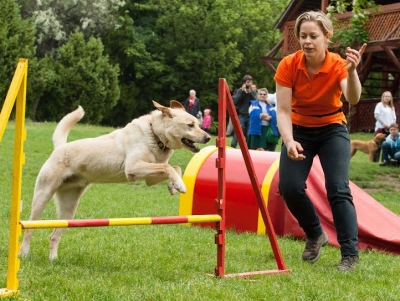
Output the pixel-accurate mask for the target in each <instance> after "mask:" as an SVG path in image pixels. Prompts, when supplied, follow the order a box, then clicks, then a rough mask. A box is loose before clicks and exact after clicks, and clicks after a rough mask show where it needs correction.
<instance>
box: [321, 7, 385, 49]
mask: <svg viewBox="0 0 400 301" xmlns="http://www.w3.org/2000/svg"><path fill="white" fill-rule="evenodd" d="M377 9H378V5H377V4H376V3H375V2H374V1H369V0H353V1H343V0H339V1H334V2H331V3H330V5H329V6H328V8H327V11H328V15H329V16H330V17H331V19H332V21H333V23H334V25H335V28H336V32H335V34H334V36H333V37H332V42H333V43H335V44H338V45H339V46H341V47H347V46H352V47H354V46H358V45H361V44H363V43H365V42H367V41H368V40H369V36H368V30H367V29H366V26H365V25H366V24H367V22H368V20H369V18H370V15H371V12H372V10H377ZM349 11H351V12H352V15H351V17H350V19H349V23H348V25H347V26H346V25H345V26H343V25H341V22H340V21H339V20H338V19H336V18H335V17H334V14H343V13H345V12H349ZM342 24H343V23H342Z"/></svg>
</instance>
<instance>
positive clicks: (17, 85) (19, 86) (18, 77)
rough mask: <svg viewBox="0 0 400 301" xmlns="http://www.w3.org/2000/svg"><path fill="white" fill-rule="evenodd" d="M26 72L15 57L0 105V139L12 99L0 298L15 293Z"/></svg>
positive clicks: (23, 159)
mask: <svg viewBox="0 0 400 301" xmlns="http://www.w3.org/2000/svg"><path fill="white" fill-rule="evenodd" d="M27 76H28V60H26V59H19V61H18V65H17V68H16V70H15V73H14V76H13V79H12V81H11V84H10V88H9V89H8V92H7V96H6V99H5V101H4V104H3V108H2V109H1V113H0V141H1V140H2V138H3V134H4V131H5V129H6V125H7V121H8V119H9V118H10V115H11V111H12V109H13V107H14V103H16V115H15V132H14V159H13V171H12V189H11V191H12V192H11V214H10V236H9V246H8V268H7V287H6V288H0V298H2V297H6V296H10V295H14V294H17V293H18V278H17V272H18V270H19V259H18V250H19V243H18V239H19V236H20V234H21V227H20V225H19V219H20V211H21V187H22V165H23V164H24V163H25V154H24V141H25V139H26V130H25V105H26V84H27Z"/></svg>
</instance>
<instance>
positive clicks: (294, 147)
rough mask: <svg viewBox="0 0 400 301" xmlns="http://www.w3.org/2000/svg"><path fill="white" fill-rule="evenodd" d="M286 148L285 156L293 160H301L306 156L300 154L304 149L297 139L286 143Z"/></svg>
mask: <svg viewBox="0 0 400 301" xmlns="http://www.w3.org/2000/svg"><path fill="white" fill-rule="evenodd" d="M286 149H287V156H288V157H289V158H290V159H292V160H293V161H301V160H304V159H305V158H306V156H304V155H303V154H302V152H303V151H304V149H303V147H302V146H301V144H300V143H299V142H297V141H294V140H292V141H291V142H289V143H288V144H286Z"/></svg>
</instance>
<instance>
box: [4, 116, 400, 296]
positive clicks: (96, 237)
mask: <svg viewBox="0 0 400 301" xmlns="http://www.w3.org/2000/svg"><path fill="white" fill-rule="evenodd" d="M54 127H55V124H54V123H42V124H37V123H31V122H28V123H27V125H26V129H27V140H26V143H25V154H26V163H25V165H24V167H23V188H22V201H23V207H22V212H21V218H22V219H27V218H28V217H29V213H30V203H31V197H32V194H33V188H34V183H35V179H36V175H37V172H38V171H39V169H40V167H41V165H42V164H43V162H44V161H45V160H46V158H47V156H48V155H49V154H50V152H51V150H52V143H51V135H52V132H53V130H54ZM111 130H112V129H110V128H105V127H95V126H88V125H77V126H75V127H74V129H73V130H72V132H71V133H70V140H74V139H78V138H83V137H94V136H98V135H100V134H104V133H108V132H110V131H111ZM13 135H14V126H13V124H12V123H10V124H9V126H8V127H7V130H6V132H5V134H4V137H3V140H2V141H1V142H0V175H1V176H2V181H0V220H1V223H0V241H1V243H0V276H1V277H0V288H2V287H6V277H7V255H8V235H9V225H8V221H9V216H10V195H11V181H12V179H11V170H12V162H11V161H12V154H13ZM371 138H372V134H368V133H357V134H352V139H361V140H369V139H371ZM228 140H229V139H228ZM228 144H229V141H228ZM208 145H215V139H213V140H212V141H211V142H210V143H209V144H208ZM192 156H193V154H191V153H190V152H188V151H185V150H180V151H177V152H176V153H175V154H174V155H173V157H172V158H171V160H170V163H171V164H173V165H180V166H181V167H182V170H184V169H185V167H186V165H187V164H188V162H189V161H190V159H191V158H192ZM350 178H351V180H352V181H353V182H354V183H355V184H357V185H358V186H360V187H361V188H362V189H364V190H365V191H367V192H368V193H369V194H370V195H371V196H372V197H374V198H375V199H376V200H378V201H379V202H381V203H382V204H383V205H384V206H386V207H387V208H389V209H390V210H391V211H393V212H395V213H396V214H397V215H400V195H399V193H398V189H399V185H398V184H399V178H400V168H383V167H379V166H378V164H377V163H370V162H368V155H366V154H363V153H357V154H356V155H355V156H354V158H352V161H351V171H350ZM178 208H179V196H177V195H175V196H171V195H170V194H169V193H168V190H167V187H166V183H161V184H159V185H156V186H154V187H151V188H149V187H146V186H145V184H144V183H143V182H139V183H134V184H131V185H129V184H108V185H95V186H93V187H91V188H90V189H89V190H88V191H87V193H86V194H85V195H84V197H83V198H82V201H81V204H80V205H79V208H78V210H77V215H76V218H112V217H114V218H116V217H145V216H163V215H178ZM54 218H55V208H54V205H53V203H52V202H50V203H49V205H48V206H47V207H46V210H45V213H44V216H43V219H54ZM382 223H384V221H382ZM399 231H400V229H399ZM50 233H51V230H37V231H36V232H35V235H34V237H33V239H32V244H31V253H30V255H29V257H28V258H25V259H22V260H21V267H20V271H19V275H18V278H19V289H20V295H19V296H18V297H15V298H5V299H4V300H32V301H37V300H45V301H58V300H60V301H61V300H62V301H66V300H77V301H86V300H96V301H100V300H101V301H111V300H113V301H114V300H115V301H117V300H118V301H128V300H135V301H136V300H146V301H147V300H148V301H159V300H171V301H177V300H182V301H187V300H191V301H192V300H198V301H208V300H210V301H212V300H226V301H236V300H237V301H242V300H243V301H247V300H399V299H400V291H399V289H398V282H399V280H398V277H399V276H398V274H399V267H400V257H398V256H395V255H390V254H384V253H380V252H376V251H368V252H366V251H363V252H362V253H361V259H360V264H359V266H358V267H357V269H356V270H355V271H354V272H352V273H343V272H339V271H336V269H335V267H336V265H337V264H338V263H339V260H340V258H339V254H340V252H339V249H338V248H335V247H332V246H327V247H324V249H323V253H322V256H321V259H320V260H319V261H318V262H317V263H316V264H314V265H311V264H308V263H304V262H302V261H301V260H300V255H301V252H302V250H303V248H304V242H303V241H299V240H295V239H291V238H287V237H278V243H279V247H280V250H281V252H282V255H283V259H284V261H285V264H286V267H287V268H288V269H290V270H291V271H292V273H291V274H288V275H284V274H282V275H274V276H257V277H253V278H249V279H242V278H226V279H218V278H214V277H209V276H207V275H206V274H207V273H211V274H212V273H213V272H214V267H215V265H216V246H215V244H214V234H215V231H214V230H213V229H205V228H199V227H184V226H182V225H151V226H135V227H106V228H82V229H68V230H67V231H66V232H65V233H64V235H63V238H62V240H61V243H60V248H59V259H58V260H55V261H53V262H51V261H49V260H48V253H49V243H48V237H49V235H50ZM269 269H276V262H275V259H274V256H273V253H272V250H271V247H270V244H269V240H268V239H267V238H266V237H265V236H260V235H255V234H254V233H245V234H238V233H235V232H230V231H228V233H227V245H226V273H238V272H248V271H257V270H269Z"/></svg>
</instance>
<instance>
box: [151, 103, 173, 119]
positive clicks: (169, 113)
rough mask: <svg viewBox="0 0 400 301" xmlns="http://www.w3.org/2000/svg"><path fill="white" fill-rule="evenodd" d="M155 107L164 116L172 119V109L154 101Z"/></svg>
mask: <svg viewBox="0 0 400 301" xmlns="http://www.w3.org/2000/svg"><path fill="white" fill-rule="evenodd" d="M153 104H154V106H155V107H156V108H157V109H158V110H160V111H161V112H162V113H163V114H165V115H167V116H168V117H170V118H172V115H171V109H170V108H167V107H164V106H162V105H160V104H159V103H158V102H156V101H154V100H153Z"/></svg>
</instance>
